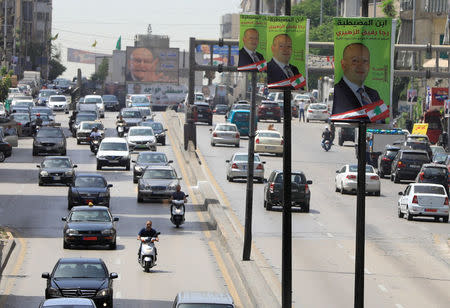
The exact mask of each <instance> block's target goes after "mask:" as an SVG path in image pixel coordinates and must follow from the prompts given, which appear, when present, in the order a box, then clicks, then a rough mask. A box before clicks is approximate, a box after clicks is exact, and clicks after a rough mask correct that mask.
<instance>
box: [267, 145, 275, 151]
mask: <svg viewBox="0 0 450 308" xmlns="http://www.w3.org/2000/svg"><path fill="white" fill-rule="evenodd" d="M274 149H275V147H274V146H271V145H267V146H266V150H274Z"/></svg>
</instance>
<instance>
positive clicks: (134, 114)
mask: <svg viewBox="0 0 450 308" xmlns="http://www.w3.org/2000/svg"><path fill="white" fill-rule="evenodd" d="M122 117H124V118H141V117H142V115H141V112H140V111H139V110H125V111H122Z"/></svg>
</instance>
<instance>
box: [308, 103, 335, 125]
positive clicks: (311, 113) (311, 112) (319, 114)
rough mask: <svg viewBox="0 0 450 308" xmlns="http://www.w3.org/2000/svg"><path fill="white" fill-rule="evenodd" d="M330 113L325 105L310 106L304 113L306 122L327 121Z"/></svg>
mask: <svg viewBox="0 0 450 308" xmlns="http://www.w3.org/2000/svg"><path fill="white" fill-rule="evenodd" d="M329 118H330V112H329V111H328V106H327V105H326V104H320V103H316V104H310V105H309V106H308V109H307V111H306V122H309V121H325V122H326V121H328V119H329Z"/></svg>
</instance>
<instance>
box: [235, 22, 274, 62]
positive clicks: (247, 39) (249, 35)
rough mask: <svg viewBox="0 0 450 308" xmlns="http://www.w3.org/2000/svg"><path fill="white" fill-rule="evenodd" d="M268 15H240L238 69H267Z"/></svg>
mask: <svg viewBox="0 0 450 308" xmlns="http://www.w3.org/2000/svg"><path fill="white" fill-rule="evenodd" d="M266 18H267V16H262V15H240V28H239V31H240V35H239V62H238V71H251V70H259V71H263V70H265V64H266V61H265V58H266V48H267V41H266V38H267V36H266V30H267V22H266Z"/></svg>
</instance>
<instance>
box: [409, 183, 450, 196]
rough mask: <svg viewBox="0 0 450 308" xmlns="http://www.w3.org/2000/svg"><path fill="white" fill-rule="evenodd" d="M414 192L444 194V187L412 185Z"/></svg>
mask: <svg viewBox="0 0 450 308" xmlns="http://www.w3.org/2000/svg"><path fill="white" fill-rule="evenodd" d="M414 193H418V194H436V195H446V192H445V190H444V187H441V186H424V185H416V186H414Z"/></svg>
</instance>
